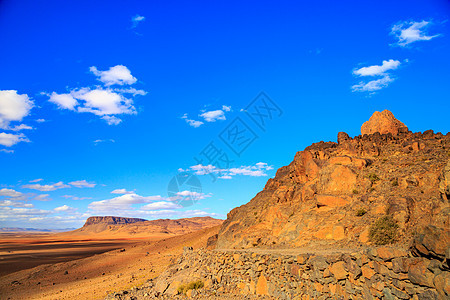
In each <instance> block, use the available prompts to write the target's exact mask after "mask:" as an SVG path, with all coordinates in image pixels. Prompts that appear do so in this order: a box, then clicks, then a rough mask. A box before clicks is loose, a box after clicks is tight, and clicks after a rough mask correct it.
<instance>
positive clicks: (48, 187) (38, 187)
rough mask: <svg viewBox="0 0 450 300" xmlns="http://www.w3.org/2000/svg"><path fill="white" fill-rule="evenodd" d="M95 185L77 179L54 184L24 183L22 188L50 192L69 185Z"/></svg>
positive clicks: (88, 186) (90, 186)
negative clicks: (66, 182) (67, 182)
mask: <svg viewBox="0 0 450 300" xmlns="http://www.w3.org/2000/svg"><path fill="white" fill-rule="evenodd" d="M95 186H96V183H90V182H87V181H86V180H77V181H72V182H69V184H65V183H64V182H62V181H60V182H57V183H54V184H44V185H42V184H39V183H34V184H25V185H22V188H24V189H31V190H37V191H41V192H52V191H56V190H59V189H65V188H70V187H77V188H93V187H95Z"/></svg>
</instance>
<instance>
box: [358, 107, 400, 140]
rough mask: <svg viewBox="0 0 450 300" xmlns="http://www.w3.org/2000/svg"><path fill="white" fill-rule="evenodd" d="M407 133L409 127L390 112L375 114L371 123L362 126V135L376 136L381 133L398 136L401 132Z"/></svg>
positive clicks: (370, 120)
mask: <svg viewBox="0 0 450 300" xmlns="http://www.w3.org/2000/svg"><path fill="white" fill-rule="evenodd" d="M407 131H408V127H406V125H405V124H403V123H402V122H400V121H399V120H397V119H396V118H395V117H394V114H393V113H392V112H390V111H389V110H384V111H382V112H379V111H376V112H374V113H373V115H372V116H371V117H370V119H369V121H367V122H365V123H364V124H363V125H362V126H361V135H365V134H374V133H375V132H379V133H380V134H387V133H391V134H392V135H398V134H399V133H401V132H407Z"/></svg>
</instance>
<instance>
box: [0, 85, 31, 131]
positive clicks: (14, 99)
mask: <svg viewBox="0 0 450 300" xmlns="http://www.w3.org/2000/svg"><path fill="white" fill-rule="evenodd" d="M33 105H34V104H33V101H31V100H30V98H29V97H28V95H27V94H18V93H17V91H16V90H0V128H3V129H7V128H8V126H9V124H10V123H11V122H14V121H22V119H23V118H24V117H26V116H28V114H29V113H30V111H31V109H32V108H33Z"/></svg>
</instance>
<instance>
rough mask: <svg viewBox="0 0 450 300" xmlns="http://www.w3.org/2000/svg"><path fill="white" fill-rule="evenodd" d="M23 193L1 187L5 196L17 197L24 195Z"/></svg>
mask: <svg viewBox="0 0 450 300" xmlns="http://www.w3.org/2000/svg"><path fill="white" fill-rule="evenodd" d="M22 195H23V194H22V193H21V192H18V191H15V190H13V189H6V188H4V189H1V190H0V196H5V197H12V198H16V197H22Z"/></svg>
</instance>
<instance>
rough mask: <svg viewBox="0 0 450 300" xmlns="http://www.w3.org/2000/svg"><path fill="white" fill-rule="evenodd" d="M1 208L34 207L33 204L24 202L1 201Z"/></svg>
mask: <svg viewBox="0 0 450 300" xmlns="http://www.w3.org/2000/svg"><path fill="white" fill-rule="evenodd" d="M0 206H11V207H28V208H30V207H34V205H33V204H32V203H25V202H22V201H15V200H1V201H0Z"/></svg>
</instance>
